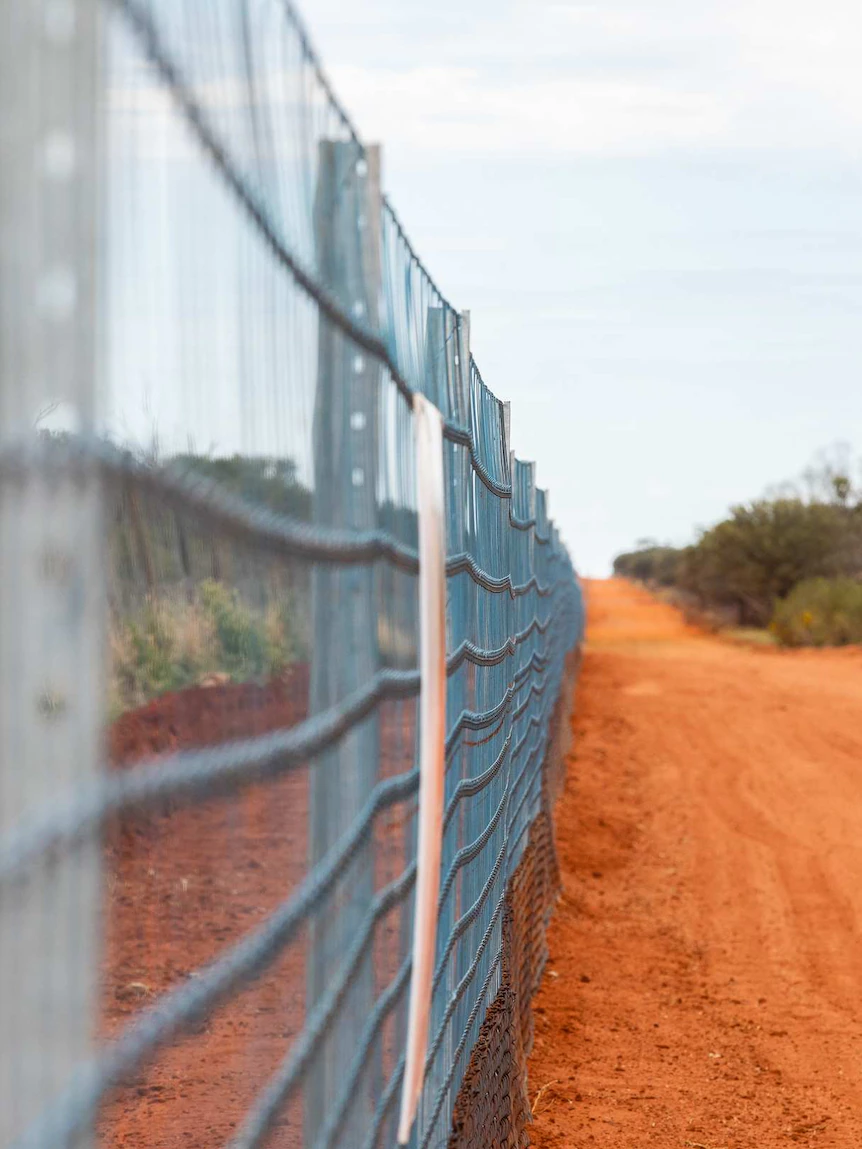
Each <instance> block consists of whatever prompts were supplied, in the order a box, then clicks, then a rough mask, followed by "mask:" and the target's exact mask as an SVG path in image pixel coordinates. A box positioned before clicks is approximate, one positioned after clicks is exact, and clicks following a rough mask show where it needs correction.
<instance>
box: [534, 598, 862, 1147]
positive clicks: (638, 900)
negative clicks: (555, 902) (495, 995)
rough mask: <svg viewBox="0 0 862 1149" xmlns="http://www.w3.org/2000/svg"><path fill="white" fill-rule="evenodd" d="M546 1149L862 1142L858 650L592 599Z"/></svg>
mask: <svg viewBox="0 0 862 1149" xmlns="http://www.w3.org/2000/svg"><path fill="white" fill-rule="evenodd" d="M588 589H589V628H588V634H587V639H588V641H587V647H586V652H585V658H584V665H583V671H582V676H581V680H580V684H579V687H578V706H577V711H576V714H575V719H574V728H575V742H574V750H573V753H572V756H571V760H570V762H569V770H568V781H567V785H566V789H565V793H564V795H563V797H562V798H561V800H560V803H559V806H558V809H557V835H558V843H559V851H560V861H561V868H562V877H563V895H562V898H561V902H560V905H559V907H558V910H557V913H556V915H555V917H554V919H553V922H552V926H551V932H550V939H549V941H550V949H551V957H552V961H551V963H550V965H549V967H548V972H547V973H546V975H545V980H544V983H543V986H542V988H541V990H540V992H539V994H538V996H537V998H536V1003H535V1005H536V1012H537V1018H536V1022H537V1024H536V1044H535V1049H534V1052H533V1055H532V1058H531V1061H530V1070H529V1072H530V1091H531V1093H530V1096H531V1101H532V1103H533V1109H534V1113H535V1123H534V1125H533V1126H532V1139H533V1143H534V1144H535V1145H537V1146H539V1147H543V1149H551V1147H554V1149H562V1147H563V1146H566V1147H568V1146H588V1145H589V1146H592V1145H613V1146H626V1147H629V1146H631V1147H635V1146H637V1147H641V1146H644V1145H654V1146H656V1149H663V1147H666V1149H669V1147H671V1146H674V1147H677V1146H689V1147H700V1149H732V1147H733V1149H742V1147H746V1149H748V1147H754V1146H756V1147H757V1149H771V1147H777V1146H784V1145H787V1144H788V1143H790V1142H801V1143H803V1144H812V1145H822V1146H827V1145H830V1146H842V1147H844V1146H846V1147H848V1149H849V1147H850V1146H854V1147H855V1146H857V1145H858V1144H859V1143H860V1140H862V995H860V989H862V985H860V982H862V955H860V945H859V923H860V914H862V705H860V702H862V651H859V650H858V649H857V650H853V651H832V652H798V653H797V652H793V653H783V652H779V651H775V650H769V649H766V650H760V649H755V648H752V647H744V646H740V645H735V644H731V643H727V642H723V641H722V640H720V639H718V638H711V637H706V636H704V635H702V634H699V633H697V632H696V631H694V630H692V629H690V628H688V627H686V626H685V625H684V624H683V622H682V621H681V619H680V617H679V616H678V615H677V614H676V613H675V612H674V611H673V610H671V609H670V608H669V607H665V606H662V605H660V604H658V603H656V602H655V601H654V600H652V599H651V598H650V597H649V596H648V595H646V594H645V593H644V592H641V591H638V590H636V589H634V588H632V587H631V586H628V585H627V584H625V583H621V582H616V581H612V582H606V583H592V584H591V585H590V586H589V588H588Z"/></svg>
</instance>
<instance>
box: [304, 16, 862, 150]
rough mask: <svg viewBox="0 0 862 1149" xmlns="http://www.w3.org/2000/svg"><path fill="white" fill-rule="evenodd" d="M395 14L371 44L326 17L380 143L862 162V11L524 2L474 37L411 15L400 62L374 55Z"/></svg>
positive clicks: (344, 70) (333, 53)
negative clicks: (853, 157)
mask: <svg viewBox="0 0 862 1149" xmlns="http://www.w3.org/2000/svg"><path fill="white" fill-rule="evenodd" d="M381 5H382V6H383V7H384V8H385V6H386V0H372V3H371V9H372V12H371V14H370V15H371V18H370V19H369V20H368V28H369V31H368V33H367V34H366V35H367V39H366V38H365V37H363V35H362V34H361V32H359V31H358V30H357V29H356V28H353V27H351V34H350V37H349V43H348V39H347V37H346V36H345V38H344V39H342V38H341V36H339V34H338V33H337V32H335V30H334V29H332V28H331V27H327V4H326V3H324V4H323V9H322V12H321V13H320V14H319V16H318V20H320V21H321V22H322V24H323V26H324V28H326V30H327V32H328V33H329V34H328V35H327V37H326V44H325V48H326V51H325V56H326V58H327V61H328V67H329V69H330V71H331V73H332V75H333V77H334V79H335V82H336V87H337V89H338V90H339V92H340V93H341V94H342V96H343V98H344V99H345V102H346V104H347V106H348V107H349V108H350V109H351V112H352V114H353V115H354V117H355V119H356V121H357V123H358V125H359V127H360V129H361V131H362V133H363V134H364V135H365V137H366V138H379V139H384V140H386V141H387V142H388V143H389V144H390V145H394V146H398V147H400V148H405V149H415V150H421V151H424V152H429V151H430V152H438V151H442V150H446V151H449V152H477V151H478V152H482V153H488V154H491V153H494V154H515V155H520V154H524V155H533V154H536V153H547V154H551V155H556V154H560V153H571V154H581V153H585V154H595V153H599V152H601V153H612V154H626V155H638V154H644V153H648V152H653V151H659V150H665V149H668V148H678V147H684V148H697V149H699V150H702V149H707V148H726V147H733V148H739V147H781V148H786V147H794V148H795V147H803V148H805V147H822V146H824V145H826V146H828V145H832V146H838V147H842V148H847V147H849V148H851V149H855V148H856V146H857V141H858V129H859V124H860V119H862V69H860V68H859V67H858V62H857V56H858V47H859V44H860V43H862V8H860V7H859V5H858V3H857V0H823V2H822V3H820V4H819V5H818V7H817V10H816V12H813V11H812V7H811V5H810V3H808V2H807V0H804V2H803V0H725V2H724V3H723V4H716V5H704V4H692V3H690V2H689V3H685V4H683V3H680V2H679V0H616V2H615V0H605V2H604V3H602V4H580V3H571V4H569V3H562V2H559V0H529V3H528V2H526V0H510V2H509V3H508V4H502V6H498V7H497V8H496V9H495V10H494V12H491V11H490V10H486V7H485V5H484V4H482V3H479V4H477V5H476V6H475V7H473V8H471V10H470V12H469V13H465V14H464V21H463V29H462V34H461V35H453V34H452V32H451V23H450V22H449V21H448V20H446V19H442V20H441V21H440V29H441V30H440V32H439V33H437V34H436V35H435V33H434V31H433V30H429V29H428V27H427V26H425V25H423V26H422V31H421V33H420V32H419V29H418V27H417V29H416V35H415V37H414V38H412V39H411V36H410V20H411V16H410V14H409V6H406V7H405V9H402V15H401V16H400V19H399V22H398V25H397V27H398V35H397V36H396V37H395V41H394V42H393V43H391V44H390V51H389V52H388V53H387V54H386V57H385V62H381V59H380V56H379V54H378V55H377V56H376V57H375V54H374V50H373V43H374V38H375V37H379V35H380V32H379V26H376V25H375V21H374V19H373V11H374V9H375V8H376V7H380V6H381ZM328 6H329V7H330V9H331V10H332V12H333V14H334V11H335V10H336V9H338V8H339V7H341V5H340V4H339V3H336V0H329V5H328ZM443 7H444V8H446V0H443ZM412 18H413V19H414V22H415V23H416V24H417V25H418V24H419V23H421V18H420V16H419V15H418V14H414V16H413V17H412ZM366 44H367V51H366Z"/></svg>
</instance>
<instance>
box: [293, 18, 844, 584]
mask: <svg viewBox="0 0 862 1149" xmlns="http://www.w3.org/2000/svg"><path fill="white" fill-rule="evenodd" d="M303 12H304V16H305V19H306V22H307V24H308V26H309V29H310V31H311V34H312V37H313V39H314V41H315V43H316V45H317V47H318V49H319V50H320V52H321V55H322V57H323V60H324V62H325V65H326V68H327V71H328V73H329V75H330V77H331V78H332V80H333V82H334V85H335V88H336V90H337V91H338V93H339V95H340V96H341V98H342V100H343V101H344V103H345V104H346V106H347V107H348V109H349V110H350V112H351V115H352V116H353V118H354V120H355V122H356V123H357V125H358V127H359V130H360V132H361V134H362V136H363V138H364V139H365V140H367V141H373V140H380V141H382V142H383V144H384V170H385V184H386V187H387V189H388V191H389V192H390V193H391V196H392V198H393V201H394V203H395V205H396V208H397V209H398V211H399V213H400V215H401V216H402V218H403V220H404V223H405V225H406V227H407V229H408V232H409V233H410V235H411V236H412V238H413V240H414V242H415V244H416V246H417V247H418V249H419V251H420V252H421V254H422V256H423V258H424V259H425V261H426V263H427V265H428V267H429V269H430V270H431V272H432V274H433V275H434V276H435V277H436V278H437V279H438V281H439V282H440V285H441V287H442V288H443V290H444V291H445V292H446V294H447V295H448V296H449V298H450V299H451V300H452V302H453V303H454V304H455V305H456V306H458V307H465V308H469V309H470V310H471V312H472V316H473V350H474V352H475V354H476V358H477V360H478V362H479V364H480V366H481V368H482V372H483V375H484V376H485V378H486V380H487V381H488V383H489V384H490V386H491V387H493V389H494V390H495V391H496V392H497V393H498V394H499V395H500V396H501V397H502V398H507V399H511V400H512V404H513V438H514V445H515V448H516V450H517V451H518V453H519V454H520V455H521V456H522V457H524V458H535V459H536V460H537V461H538V464H539V479H540V482H541V483H542V484H543V485H547V486H548V488H549V489H550V492H551V510H552V513H553V514H554V516H555V518H556V519H557V521H558V523H559V524H560V527H561V529H562V531H563V533H564V535H565V537H566V539H567V541H568V543H569V545H570V547H571V550H572V552H573V554H574V557H575V560H576V562H577V563H578V564H579V567H580V568H581V570H582V571H583V572H584V573H587V574H601V573H604V572H606V571H607V569H608V567H609V564H610V560H611V558H612V555H613V554H614V553H615V552H616V551H618V550H620V549H624V548H626V547H628V546H629V545H630V544H631V543H633V541H634V540H635V539H636V538H637V537H638V536H641V535H652V536H656V537H659V538H661V539H667V540H670V541H675V542H684V541H686V540H687V539H688V538H689V537H690V536H691V535H692V534H693V532H694V530H695V528H696V526H697V525H698V524H701V525H707V524H709V523H710V522H713V521H715V520H716V519H717V518H719V517H720V516H721V515H722V513H723V512H724V510H725V508H726V507H727V505H728V504H729V503H731V502H732V501H734V500H740V499H744V498H746V497H750V496H754V495H757V494H758V493H760V492H761V491H762V490H763V489H764V488H765V487H766V486H768V485H769V484H770V483H773V482H776V481H779V480H782V479H785V478H788V477H792V476H794V475H796V474H797V473H798V472H799V471H800V470H802V468H803V467H804V466H805V465H806V464H807V463H808V461H809V460H810V458H811V457H812V455H814V453H815V452H816V451H817V450H818V449H819V448H821V447H824V446H826V445H828V444H829V443H831V442H833V441H835V440H839V439H840V440H845V441H850V442H851V443H855V444H856V446H857V447H858V448H860V449H862V405H860V398H859V394H860V388H859V375H860V372H859V363H860V351H862V328H860V322H859V317H860V314H862V259H860V257H862V222H860V203H862V70H860V69H859V66H858V59H859V54H860V49H862V6H860V5H859V4H858V2H857V0H820V2H819V3H818V4H817V5H811V4H810V3H807V2H806V3H804V4H803V3H801V2H800V0H724V2H723V3H722V4H711V5H705V4H696V3H691V0H602V2H601V3H596V4H585V3H565V2H561V0H554V2H551V0H494V2H491V0H472V2H471V3H469V4H465V3H464V2H463V0H460V2H459V0H435V2H434V3H433V4H431V3H420V2H419V0H365V2H364V3H363V4H362V5H357V4H355V3H352V2H351V3H348V2H347V0H306V3H305V4H304V5H303Z"/></svg>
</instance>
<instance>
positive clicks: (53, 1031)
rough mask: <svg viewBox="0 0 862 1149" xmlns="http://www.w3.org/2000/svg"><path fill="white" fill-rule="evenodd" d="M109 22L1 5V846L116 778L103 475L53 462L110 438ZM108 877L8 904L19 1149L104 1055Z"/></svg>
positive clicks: (1, 1059)
mask: <svg viewBox="0 0 862 1149" xmlns="http://www.w3.org/2000/svg"><path fill="white" fill-rule="evenodd" d="M99 7H100V5H99V3H98V0H41V2H39V3H36V2H33V3H5V4H3V5H2V6H0V173H2V176H0V437H2V440H3V441H4V442H7V443H8V442H9V440H10V439H18V440H19V442H20V441H21V440H23V442H24V444H25V445H26V446H28V447H29V448H31V451H32V454H31V456H30V459H31V463H30V464H29V465H27V466H26V467H24V468H22V469H19V470H18V471H17V472H16V473H15V474H14V475H12V474H10V473H8V472H5V473H3V474H2V476H0V838H2V837H3V836H5V835H7V834H8V833H9V832H10V831H11V830H12V829H13V828H14V827H15V826H18V825H20V824H21V823H22V822H23V821H26V819H28V818H29V817H31V816H32V815H34V814H36V813H40V812H44V810H45V808H46V807H48V806H49V805H50V807H51V808H52V809H56V808H57V807H60V806H62V805H63V804H64V803H65V802H67V801H68V800H70V799H71V798H72V797H74V795H75V793H76V791H77V790H78V789H79V788H80V786H81V785H82V784H85V783H86V782H87V781H88V780H92V778H93V777H94V776H95V775H96V773H97V771H98V770H99V768H100V762H101V745H100V741H101V735H102V701H103V697H104V683H103V676H104V672H103V662H104V644H103V613H104V609H105V596H104V594H103V580H104V566H103V561H102V520H101V498H100V485H99V482H100V481H99V476H98V473H97V471H96V469H95V468H94V467H91V466H89V465H86V464H81V465H80V466H78V465H76V467H75V469H74V473H72V471H71V470H70V468H68V467H66V468H65V469H63V470H60V471H57V472H56V473H54V474H49V473H48V471H47V470H46V469H45V467H44V466H42V465H40V462H39V460H40V459H43V460H44V459H45V458H46V457H47V452H48V451H49V449H50V447H51V446H52V445H54V446H56V432H57V431H58V430H59V428H60V427H63V428H64V429H66V430H71V429H78V430H81V431H84V432H90V431H92V430H93V428H94V426H95V417H96V399H97V381H96V336H95V329H96V323H95V310H96V290H95V269H96V255H95V223H96V202H97V196H96V185H97V144H98V138H99V132H98V113H97V108H98V104H99V101H98V84H99V67H98V65H99V36H98V30H99V22H100V20H99ZM48 415H50V416H51V418H52V419H53V424H51V423H47V425H53V426H54V428H55V437H54V438H55V442H54V443H53V444H52V442H51V437H50V436H48V435H47V433H45V432H44V430H43V432H42V433H39V428H40V426H41V427H42V428H44V427H45V426H46V422H47V420H46V416H48ZM43 452H45V453H44V454H43ZM99 870H100V848H99V844H98V843H95V842H94V843H90V844H88V845H87V846H85V847H83V848H81V849H80V850H78V851H77V852H76V853H75V854H74V856H72V857H63V858H60V859H59V860H56V861H53V862H45V863H44V864H43V865H41V866H40V867H38V868H36V869H34V871H33V872H32V874H31V875H30V876H29V879H28V881H27V882H26V884H25V885H24V886H23V887H21V888H20V889H18V890H16V891H13V892H12V893H8V894H5V895H3V897H2V899H0V986H2V990H0V1143H2V1144H4V1145H6V1144H9V1143H11V1141H13V1140H14V1139H15V1137H16V1136H18V1135H20V1134H21V1132H22V1130H23V1129H25V1128H26V1127H27V1125H28V1124H29V1123H30V1122H32V1121H33V1120H34V1119H35V1118H36V1117H37V1116H38V1115H40V1114H42V1113H43V1112H44V1111H45V1110H46V1109H47V1108H48V1106H49V1104H50V1101H51V1099H52V1098H53V1097H55V1096H56V1094H57V1093H58V1092H59V1091H60V1090H61V1089H62V1088H63V1087H64V1086H65V1085H66V1084H67V1083H68V1081H69V1078H70V1076H71V1074H72V1073H73V1071H74V1070H75V1068H76V1067H77V1066H79V1065H80V1063H81V1062H82V1061H83V1060H84V1059H85V1058H86V1057H87V1056H88V1055H89V1054H90V1053H91V1052H92V1045H93V1042H94V1038H95V1022H96V994H97V974H98V967H99V962H98V949H99V946H98V942H99V897H100V885H99Z"/></svg>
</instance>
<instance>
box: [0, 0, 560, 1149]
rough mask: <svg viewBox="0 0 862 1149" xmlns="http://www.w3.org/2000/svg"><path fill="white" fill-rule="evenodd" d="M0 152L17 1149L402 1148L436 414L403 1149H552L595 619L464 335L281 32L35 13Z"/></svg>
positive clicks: (300, 55)
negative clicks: (420, 943)
mask: <svg viewBox="0 0 862 1149" xmlns="http://www.w3.org/2000/svg"><path fill="white" fill-rule="evenodd" d="M0 127H2V129H3V131H2V133H0V182H2V185H3V195H2V199H0V238H2V245H0V247H2V251H0V261H2V262H0V420H2V423H0V436H2V438H0V576H2V577H0V1145H2V1146H4V1147H5V1146H7V1145H8V1146H13V1145H14V1146H20V1147H22V1149H23V1147H24V1146H27V1147H29V1149H65V1147H72V1146H94V1145H96V1144H101V1145H105V1146H128V1147H136V1146H149V1145H153V1146H156V1145H158V1146H160V1147H168V1149H173V1147H174V1146H176V1147H179V1146H184V1147H190V1146H207V1147H209V1146H216V1145H230V1146H233V1147H235V1149H239V1147H243V1149H253V1147H256V1146H259V1145H264V1144H266V1145H271V1146H279V1147H285V1149H289V1147H294V1146H296V1147H299V1146H305V1147H307V1149H312V1147H313V1149H332V1147H336V1146H349V1147H351V1149H353V1147H357V1149H359V1147H368V1149H372V1147H377V1146H379V1147H384V1146H386V1147H389V1146H393V1145H394V1144H395V1138H396V1123H397V1119H398V1112H399V1105H400V1090H401V1084H402V1076H403V1072H404V1052H405V1042H406V1028H407V1001H408V992H409V986H410V976H411V952H410V948H411V939H412V923H413V897H414V887H415V881H416V824H417V798H418V787H419V777H418V760H417V737H418V721H417V718H418V707H419V694H420V675H419V670H418V667H419V651H418V634H419V622H418V619H419V613H418V601H417V584H418V573H419V551H418V534H417V516H418V506H417V490H416V483H415V460H414V445H413V433H414V427H413V419H414V416H413V408H412V398H413V396H414V395H415V394H416V393H421V394H423V395H424V396H426V397H427V398H428V399H429V400H430V401H431V402H432V403H433V404H434V405H435V406H436V407H437V408H438V409H439V410H440V412H441V414H442V418H443V436H444V438H443V451H444V459H443V463H444V475H445V483H446V532H447V537H446V551H447V558H446V589H447V604H446V627H447V634H446V668H447V686H446V694H447V697H446V711H447V724H446V727H447V732H446V748H445V793H444V816H443V853H442V865H441V876H440V894H439V902H438V920H437V941H436V955H435V966H434V974H433V997H432V1007H431V1019H430V1030H429V1037H428V1050H427V1059H426V1066H425V1077H424V1087H423V1091H422V1095H421V1098H420V1103H419V1111H418V1115H417V1119H416V1122H415V1124H414V1126H413V1131H412V1134H411V1145H412V1146H413V1149H430V1147H432V1146H433V1147H438V1146H440V1145H443V1144H447V1143H451V1144H476V1145H479V1144H485V1143H491V1142H490V1141H487V1140H486V1141H483V1140H482V1138H483V1137H485V1138H487V1137H488V1136H490V1134H489V1133H488V1129H490V1125H486V1127H484V1128H483V1127H481V1122H479V1125H478V1126H477V1125H476V1122H477V1121H478V1120H479V1118H478V1117H476V1114H479V1113H481V1112H484V1110H483V1109H482V1105H485V1106H486V1108H487V1106H488V1105H491V1109H492V1110H493V1112H491V1110H489V1111H488V1112H489V1113H490V1116H488V1117H487V1121H489V1122H491V1123H492V1124H494V1122H496V1123H497V1124H494V1133H493V1136H494V1137H495V1138H496V1141H495V1142H494V1143H499V1144H512V1145H516V1144H518V1145H520V1144H523V1143H524V1142H523V1137H524V1131H523V1130H524V1122H525V1121H526V1119H527V1118H526V1116H525V1114H524V1113H522V1112H521V1109H522V1108H523V1106H521V1109H519V1105H520V1102H519V1101H518V1097H519V1096H520V1094H518V1090H519V1089H522V1086H523V1078H524V1072H525V1068H524V1058H525V1055H526V1051H527V1049H528V1046H529V1040H530V1026H529V1009H528V1003H529V995H530V993H531V992H532V989H533V988H535V984H536V981H537V978H538V976H539V975H540V973H541V965H542V960H543V959H542V954H543V949H542V945H543V936H544V935H543V931H544V924H545V921H546V918H547V913H548V912H549V906H550V904H551V900H552V894H553V884H554V875H553V843H552V837H551V833H550V823H549V821H548V815H549V811H550V802H551V800H552V797H553V794H554V792H555V787H556V786H557V785H558V784H559V777H560V763H561V759H562V755H563V749H562V746H563V741H564V732H565V727H566V705H567V699H568V697H569V695H570V693H571V685H572V681H571V679H572V674H573V667H574V663H573V655H574V652H576V650H577V647H578V644H579V642H580V637H581V629H582V605H581V597H580V590H579V587H578V584H577V580H576V578H575V574H574V572H573V569H572V565H571V562H570V560H569V556H568V554H567V552H566V549H565V547H564V546H563V545H562V543H561V540H560V537H559V534H558V532H557V530H556V528H555V526H554V524H553V522H552V521H551V519H550V518H549V516H548V510H547V499H546V495H545V492H544V491H543V490H541V489H540V488H538V487H537V486H536V483H535V474H534V466H533V464H532V463H524V462H521V461H520V460H518V459H516V458H515V457H514V456H513V455H512V453H511V451H510V444H509V428H508V410H507V408H506V407H505V405H504V404H503V403H501V402H500V400H498V399H497V398H496V396H495V395H494V394H493V393H492V392H491V391H490V390H489V388H488V387H487V386H486V384H485V382H484V381H483V379H482V376H481V374H480V372H479V369H478V367H477V365H476V362H475V360H474V358H473V357H472V355H471V352H470V335H469V316H468V314H467V313H462V312H458V311H456V310H455V309H454V308H453V307H452V306H451V305H450V303H449V302H448V301H447V299H446V298H445V297H444V296H443V295H442V293H441V292H440V290H439V289H438V287H437V286H436V284H435V283H434V281H433V279H432V278H431V276H430V275H429V274H428V272H427V271H426V269H425V267H424V265H423V263H422V262H421V261H420V259H419V257H418V256H417V254H416V252H415V251H414V249H413V248H412V246H411V244H410V242H409V240H408V239H407V236H406V234H405V231H404V229H403V227H402V224H401V222H400V221H399V219H398V217H397V216H396V214H395V212H394V211H393V209H392V207H391V205H390V204H389V202H388V200H387V199H386V198H385V196H384V195H383V194H382V191H381V154H380V149H379V148H378V147H376V146H370V145H365V144H363V143H362V141H361V140H360V138H359V136H358V134H357V132H356V130H355V129H354V127H353V125H352V123H351V121H350V119H349V117H348V116H347V114H346V113H345V111H344V109H343V108H342V107H341V105H340V104H339V103H338V101H337V99H336V98H335V96H334V94H333V92H332V89H331V87H330V86H329V84H328V82H327V80H326V78H325V75H324V73H323V71H322V68H321V66H320V63H319V61H318V60H317V58H316V56H315V55H314V52H313V50H312V48H311V47H310V44H309V41H308V37H307V35H306V33H305V31H304V29H303V26H302V24H301V23H300V21H299V19H298V17H297V15H296V13H295V12H294V11H293V9H292V7H291V6H290V4H289V3H287V2H285V0H254V2H252V0H44V3H40V4H35V3H34V4H20V5H6V6H5V8H4V11H3V13H2V15H0ZM504 1031H505V1032H504ZM501 1035H502V1036H501ZM480 1036H481V1041H480V1040H479V1039H480ZM489 1051H490V1052H489ZM495 1059H496V1060H495ZM500 1059H502V1060H500ZM498 1061H499V1064H503V1061H505V1064H506V1066H508V1067H509V1068H507V1069H506V1070H505V1072H503V1071H502V1070H500V1069H499V1066H498ZM510 1074H511V1076H512V1082H511V1083H509V1075H510ZM515 1078H517V1082H516V1081H515ZM503 1080H505V1082H506V1084H505V1085H502V1086H501V1084H500V1083H501V1081H503ZM477 1081H480V1082H481V1081H484V1082H485V1083H486V1085H487V1083H488V1082H492V1083H493V1087H491V1086H488V1088H485V1086H483V1087H482V1089H481V1090H479V1091H478V1092H481V1093H482V1098H481V1099H480V1101H477V1102H476V1104H475V1106H473V1102H471V1101H470V1098H471V1096H473V1094H471V1092H470V1089H471V1084H470V1083H471V1082H472V1083H473V1086H475V1084H476V1082H477ZM489 1090H490V1092H489ZM495 1090H496V1092H495ZM474 1092H475V1090H474ZM503 1094H506V1098H508V1099H504V1100H500V1098H501V1097H502V1096H503ZM510 1094H511V1096H510ZM516 1094H517V1096H516ZM477 1095H478V1093H477ZM512 1097H514V1098H515V1101H512V1100H511V1098H512ZM489 1098H494V1099H496V1100H493V1102H492V1101H489ZM480 1102H481V1103H480ZM471 1106H473V1108H471ZM495 1107H496V1108H495ZM506 1107H508V1108H506ZM504 1109H505V1113H504V1112H503V1110H504ZM510 1110H511V1112H510ZM471 1114H473V1116H471ZM501 1115H502V1116H501ZM482 1120H485V1118H483V1119H482ZM471 1122H472V1124H471ZM459 1138H460V1139H461V1140H459ZM471 1138H472V1140H471Z"/></svg>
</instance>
